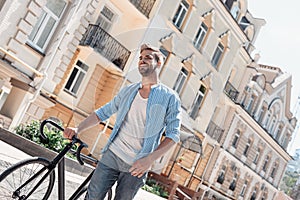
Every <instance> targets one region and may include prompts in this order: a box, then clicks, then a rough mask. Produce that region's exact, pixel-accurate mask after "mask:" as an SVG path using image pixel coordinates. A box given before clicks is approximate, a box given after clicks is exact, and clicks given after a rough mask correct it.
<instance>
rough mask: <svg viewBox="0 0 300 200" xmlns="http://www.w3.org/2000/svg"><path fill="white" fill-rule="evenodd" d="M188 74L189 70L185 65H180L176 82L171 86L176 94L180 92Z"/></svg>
mask: <svg viewBox="0 0 300 200" xmlns="http://www.w3.org/2000/svg"><path fill="white" fill-rule="evenodd" d="M188 76H189V71H188V70H187V69H186V68H185V67H181V70H180V72H179V74H178V76H177V79H176V82H175V84H174V86H173V90H175V91H176V92H177V93H178V94H180V93H181V92H182V90H183V88H184V85H185V83H186V81H187V79H188Z"/></svg>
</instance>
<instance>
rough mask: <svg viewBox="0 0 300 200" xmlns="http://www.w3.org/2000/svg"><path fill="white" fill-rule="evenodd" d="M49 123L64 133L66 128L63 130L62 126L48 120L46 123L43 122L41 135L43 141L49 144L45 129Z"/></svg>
mask: <svg viewBox="0 0 300 200" xmlns="http://www.w3.org/2000/svg"><path fill="white" fill-rule="evenodd" d="M47 123H49V124H51V125H52V126H54V127H56V128H58V129H59V130H61V131H64V128H62V127H61V126H60V125H58V124H57V123H55V122H54V121H52V120H50V119H46V120H44V121H42V123H41V125H40V133H41V138H42V140H43V142H44V143H48V142H49V139H48V138H47V136H46V135H45V134H44V127H45V125H46V124H47Z"/></svg>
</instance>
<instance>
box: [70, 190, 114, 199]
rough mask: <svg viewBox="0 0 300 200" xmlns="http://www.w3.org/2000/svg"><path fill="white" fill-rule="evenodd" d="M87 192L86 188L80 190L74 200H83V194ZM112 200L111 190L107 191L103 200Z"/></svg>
mask: <svg viewBox="0 0 300 200" xmlns="http://www.w3.org/2000/svg"><path fill="white" fill-rule="evenodd" d="M86 191H87V187H84V188H82V190H81V191H80V192H79V193H78V195H77V196H76V197H75V198H74V199H75V200H84V197H85V194H86ZM111 199H112V190H111V189H109V190H108V192H107V194H106V196H105V199H104V200H111Z"/></svg>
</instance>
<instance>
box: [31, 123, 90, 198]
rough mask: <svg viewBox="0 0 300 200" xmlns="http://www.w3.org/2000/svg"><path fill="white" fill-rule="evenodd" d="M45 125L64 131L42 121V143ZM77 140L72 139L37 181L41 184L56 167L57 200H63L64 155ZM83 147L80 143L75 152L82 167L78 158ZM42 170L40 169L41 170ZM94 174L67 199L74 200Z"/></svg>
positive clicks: (44, 138)
mask: <svg viewBox="0 0 300 200" xmlns="http://www.w3.org/2000/svg"><path fill="white" fill-rule="evenodd" d="M46 123H50V124H52V125H53V126H55V127H56V128H58V129H59V130H61V131H63V130H64V129H63V128H62V127H60V126H59V125H57V124H56V123H55V122H53V121H51V120H44V121H43V122H42V123H41V126H40V133H41V136H42V139H43V140H44V141H46V142H47V138H46V136H45V135H44V133H43V128H44V126H45V124H46ZM77 142H78V140H74V139H72V141H71V142H70V143H68V144H67V145H66V146H65V147H64V149H63V150H62V151H61V152H60V153H59V154H58V155H57V156H56V157H55V158H54V159H53V160H52V161H51V162H50V165H49V167H48V168H49V171H48V173H47V174H46V175H44V176H43V178H42V179H41V180H40V181H39V183H40V182H42V181H43V180H44V179H45V178H46V177H47V175H48V174H50V173H51V172H52V171H53V170H54V169H55V167H56V166H57V168H58V200H65V158H64V156H65V154H66V153H67V152H68V151H70V150H71V148H72V146H73V145H74V144H75V143H77ZM83 147H87V145H86V144H84V143H82V142H81V141H80V146H79V147H78V150H77V154H76V156H77V160H78V162H79V163H80V164H81V165H83V164H84V163H83V161H82V160H81V158H80V151H81V149H82V148H83ZM41 170H42V169H41ZM93 173H94V170H93V171H92V172H91V173H90V174H89V176H88V177H87V178H86V179H85V180H84V182H83V183H82V184H81V185H80V186H79V187H78V188H77V190H76V191H75V192H74V193H73V194H72V196H71V197H70V198H69V200H74V199H75V198H76V197H77V195H78V194H79V192H80V191H81V190H82V189H83V188H84V186H86V185H87V183H88V182H89V181H90V179H91V177H92V175H93ZM35 176H36V175H35ZM35 189H36V188H33V190H32V191H31V193H32V192H34V190H35Z"/></svg>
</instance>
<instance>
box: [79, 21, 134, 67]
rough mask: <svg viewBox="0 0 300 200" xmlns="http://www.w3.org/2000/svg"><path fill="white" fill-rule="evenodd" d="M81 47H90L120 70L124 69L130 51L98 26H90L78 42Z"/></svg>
mask: <svg viewBox="0 0 300 200" xmlns="http://www.w3.org/2000/svg"><path fill="white" fill-rule="evenodd" d="M80 45H82V46H90V47H92V48H94V50H95V51H97V52H98V53H100V54H101V55H103V56H104V57H105V58H106V59H108V60H110V61H111V62H112V63H114V64H115V65H116V66H117V67H118V68H120V69H121V70H123V69H124V67H125V65H126V62H127V60H128V58H129V56H130V51H129V50H128V49H126V48H125V47H124V46H123V45H122V44H121V43H120V42H118V41H117V40H116V39H115V38H113V37H112V36H111V35H109V34H108V33H107V32H106V31H104V30H103V29H102V28H101V27H100V26H99V25H93V24H90V25H89V26H88V28H87V31H86V32H85V34H84V35H83V38H82V40H81V41H80Z"/></svg>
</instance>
